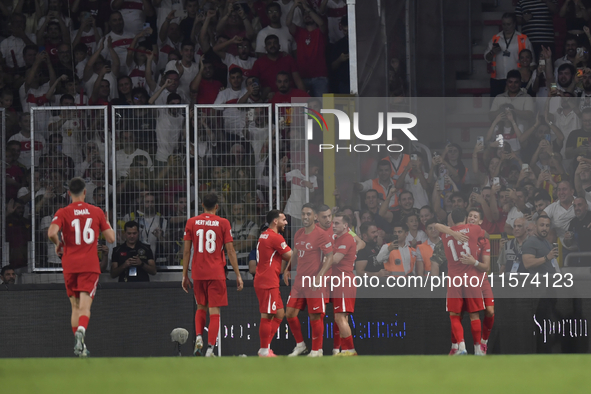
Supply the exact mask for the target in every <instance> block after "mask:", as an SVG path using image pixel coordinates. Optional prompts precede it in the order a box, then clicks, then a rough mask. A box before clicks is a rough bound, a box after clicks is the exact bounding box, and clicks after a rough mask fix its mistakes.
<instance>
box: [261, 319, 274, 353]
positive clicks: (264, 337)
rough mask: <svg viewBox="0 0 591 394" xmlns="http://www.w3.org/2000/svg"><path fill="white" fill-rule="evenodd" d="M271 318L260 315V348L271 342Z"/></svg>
mask: <svg viewBox="0 0 591 394" xmlns="http://www.w3.org/2000/svg"><path fill="white" fill-rule="evenodd" d="M272 325H273V323H272V320H270V319H265V318H262V317H261V325H260V326H259V337H260V338H261V349H266V348H267V347H269V343H270V342H271V335H273V334H271V326H272Z"/></svg>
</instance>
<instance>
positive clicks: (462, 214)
mask: <svg viewBox="0 0 591 394" xmlns="http://www.w3.org/2000/svg"><path fill="white" fill-rule="evenodd" d="M454 194H455V193H454ZM451 220H452V221H453V222H454V224H458V223H461V222H463V221H464V220H466V210H465V209H464V208H454V209H453V210H452V211H451Z"/></svg>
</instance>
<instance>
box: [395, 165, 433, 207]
mask: <svg viewBox="0 0 591 394" xmlns="http://www.w3.org/2000/svg"><path fill="white" fill-rule="evenodd" d="M413 156H417V158H416V160H412V159H411V160H410V162H409V165H407V166H406V167H405V168H404V171H403V172H402V174H400V177H398V179H397V181H396V187H397V188H398V189H399V190H405V191H409V192H411V194H412V196H413V199H414V207H415V208H416V209H420V208H421V207H423V206H425V205H427V204H429V197H428V195H427V190H429V184H428V183H427V178H428V177H429V174H428V173H426V172H425V168H424V167H423V160H422V158H421V157H419V155H411V158H412V157H413Z"/></svg>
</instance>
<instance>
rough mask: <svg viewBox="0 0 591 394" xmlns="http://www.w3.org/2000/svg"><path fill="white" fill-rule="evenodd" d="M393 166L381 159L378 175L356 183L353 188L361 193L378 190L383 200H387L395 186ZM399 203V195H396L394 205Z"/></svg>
mask: <svg viewBox="0 0 591 394" xmlns="http://www.w3.org/2000/svg"><path fill="white" fill-rule="evenodd" d="M391 172H392V166H391V165H390V163H388V162H387V161H384V160H381V161H379V162H378V177H377V178H374V179H368V180H366V181H363V182H361V183H355V184H354V185H353V189H354V190H356V191H358V192H359V193H365V192H367V191H368V190H370V189H373V190H376V191H377V192H378V194H379V197H380V199H381V200H385V199H386V196H387V195H388V192H389V191H390V189H391V188H395V184H394V182H393V181H392V177H391ZM396 205H398V195H394V205H392V207H394V206H396Z"/></svg>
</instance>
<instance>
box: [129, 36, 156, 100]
mask: <svg viewBox="0 0 591 394" xmlns="http://www.w3.org/2000/svg"><path fill="white" fill-rule="evenodd" d="M149 33H150V30H148V29H147V30H142V31H141V32H140V34H139V35H137V36H135V38H134V39H133V41H132V42H131V44H130V46H129V48H128V49H127V60H126V64H127V69H128V70H129V77H130V78H131V84H132V87H133V88H144V87H145V86H146V83H147V82H146V66H147V64H148V56H147V54H148V43H147V42H146V41H144V42H143V43H140V44H138V43H137V42H138V41H139V39H140V38H142V37H144V36H145V35H147V34H149ZM155 69H156V65H155V64H154V63H152V70H155ZM152 77H154V75H152ZM147 101H148V100H146V103H147Z"/></svg>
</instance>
